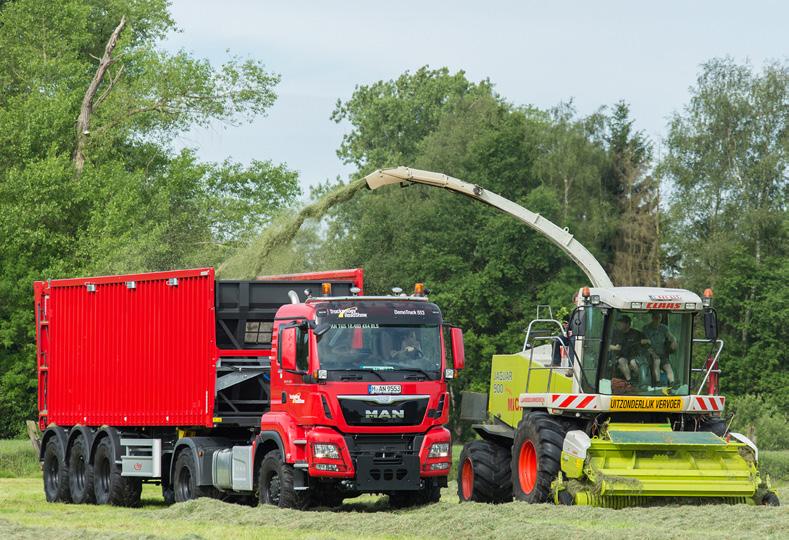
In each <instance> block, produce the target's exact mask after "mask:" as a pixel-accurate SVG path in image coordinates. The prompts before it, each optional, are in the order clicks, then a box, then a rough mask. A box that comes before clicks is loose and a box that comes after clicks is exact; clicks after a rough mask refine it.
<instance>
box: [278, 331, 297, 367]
mask: <svg viewBox="0 0 789 540" xmlns="http://www.w3.org/2000/svg"><path fill="white" fill-rule="evenodd" d="M296 338H297V328H296V327H295V326H290V327H288V328H284V329H282V330H280V331H279V342H278V343H277V359H278V360H279V367H280V369H284V370H285V371H295V370H296Z"/></svg>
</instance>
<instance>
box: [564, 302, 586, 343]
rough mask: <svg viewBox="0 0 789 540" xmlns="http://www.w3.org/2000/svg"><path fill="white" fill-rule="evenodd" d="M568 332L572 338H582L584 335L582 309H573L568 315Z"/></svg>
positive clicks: (584, 320) (584, 325)
mask: <svg viewBox="0 0 789 540" xmlns="http://www.w3.org/2000/svg"><path fill="white" fill-rule="evenodd" d="M568 330H569V331H570V332H572V333H573V335H574V336H583V335H584V334H585V333H586V314H585V312H584V310H583V309H581V308H575V309H574V310H573V313H572V314H571V315H570V323H569V325H568Z"/></svg>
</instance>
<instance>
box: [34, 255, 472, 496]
mask: <svg viewBox="0 0 789 540" xmlns="http://www.w3.org/2000/svg"><path fill="white" fill-rule="evenodd" d="M362 289H363V272H362V271H361V270H360V269H352V270H339V271H330V272H313V273H307V274H292V275H278V276H266V277H259V278H257V279H255V280H249V281H243V280H216V279H215V275H214V270H213V268H197V269H191V270H177V271H169V272H156V273H147V274H130V275H122V276H104V277H91V278H76V279H61V280H49V281H39V282H36V283H35V284H34V290H35V310H36V335H37V357H38V378H39V385H38V389H39V396H38V404H39V424H40V426H41V429H42V430H43V431H44V435H43V439H42V451H41V456H40V459H41V461H42V465H43V469H44V487H45V494H46V496H47V499H48V500H50V501H58V500H73V501H74V502H111V503H114V504H121V505H132V506H133V505H135V504H138V503H139V493H140V488H141V485H142V482H155V483H159V484H161V485H162V491H163V494H164V496H165V499H166V500H168V501H170V502H172V501H183V500H188V499H192V498H196V497H200V496H214V497H221V498H223V499H227V498H234V497H235V498H245V499H252V498H254V499H255V500H259V501H260V502H263V503H270V504H277V505H279V506H287V507H299V508H304V507H306V506H309V505H310V504H317V503H318V502H323V503H327V502H333V503H337V502H340V501H342V500H343V499H344V498H347V497H353V496H356V495H358V494H360V493H364V492H373V493H388V494H389V495H390V499H391V500H392V501H393V502H394V503H395V504H397V505H407V504H412V503H413V504H416V503H421V502H430V501H431V500H437V497H438V496H439V494H440V491H439V490H440V488H441V487H442V486H445V485H446V475H447V474H448V472H449V465H450V463H451V445H450V437H449V432H448V431H447V430H446V429H445V428H444V427H443V424H444V423H446V421H447V419H448V409H449V396H448V394H447V392H446V381H447V379H449V378H451V377H453V376H454V371H455V369H460V368H461V367H462V365H463V346H462V334H461V332H460V330H459V329H457V328H449V327H446V326H445V325H444V324H443V321H442V318H441V313H440V310H439V309H438V307H437V306H435V304H432V303H430V302H429V301H428V300H427V298H425V297H424V294H423V288H418V289H417V291H418V292H416V293H415V294H414V295H411V296H406V295H396V296H382V297H370V296H360V294H361V292H362ZM445 339H446V340H447V342H448V343H449V342H451V345H452V347H451V352H452V355H451V359H450V357H449V356H448V354H447V350H446V348H445V346H444V341H445ZM450 361H451V364H450V363H448V362H450ZM288 471H290V472H288Z"/></svg>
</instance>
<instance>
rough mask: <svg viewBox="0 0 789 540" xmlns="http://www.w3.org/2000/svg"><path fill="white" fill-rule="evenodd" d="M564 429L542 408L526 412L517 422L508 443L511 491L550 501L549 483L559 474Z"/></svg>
mask: <svg viewBox="0 0 789 540" xmlns="http://www.w3.org/2000/svg"><path fill="white" fill-rule="evenodd" d="M565 434H566V430H565V428H564V426H562V425H561V424H560V423H559V422H557V421H556V420H554V419H553V418H551V417H550V416H549V415H548V414H547V413H545V412H542V411H534V412H528V413H526V414H525V415H524V416H523V419H522V420H521V421H520V423H519V424H518V429H517V430H516V431H515V441H514V443H513V446H512V461H511V472H512V493H513V495H514V496H515V499H517V500H519V501H526V502H530V503H543V502H547V501H549V500H551V482H552V481H553V480H554V479H555V478H556V476H557V475H558V474H559V470H560V460H561V457H562V445H563V444H564V436H565Z"/></svg>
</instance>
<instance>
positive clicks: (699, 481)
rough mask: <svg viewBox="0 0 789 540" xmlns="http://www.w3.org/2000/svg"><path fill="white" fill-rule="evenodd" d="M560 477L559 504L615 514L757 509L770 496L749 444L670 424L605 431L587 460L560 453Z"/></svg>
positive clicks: (594, 442) (616, 426) (610, 426)
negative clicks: (690, 505)
mask: <svg viewBox="0 0 789 540" xmlns="http://www.w3.org/2000/svg"><path fill="white" fill-rule="evenodd" d="M562 472H563V473H564V474H562V475H560V477H559V478H557V480H556V481H555V482H554V484H553V487H554V498H555V500H556V502H563V503H569V504H579V505H590V506H605V507H613V508H621V507H624V506H634V505H638V506H641V505H649V504H667V503H668V504H672V503H686V502H691V501H692V502H694V503H697V502H700V501H709V502H714V503H750V504H759V503H761V502H762V500H763V498H764V497H765V495H766V493H768V492H769V490H770V486H769V479H766V482H762V479H761V478H760V477H759V472H758V470H757V468H756V460H755V456H754V454H753V451H752V450H751V448H750V447H748V446H747V445H745V444H742V443H739V442H727V441H725V440H724V439H721V438H720V437H718V436H716V435H714V434H713V433H709V432H687V431H686V432H678V431H672V429H671V426H670V425H669V424H614V423H611V424H608V425H607V426H606V427H605V428H604V429H603V431H602V433H601V435H600V437H596V438H594V439H591V445H590V446H589V448H588V449H587V450H586V458H585V459H582V458H579V457H576V456H574V455H571V454H568V453H566V452H562ZM563 492H565V493H563Z"/></svg>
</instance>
